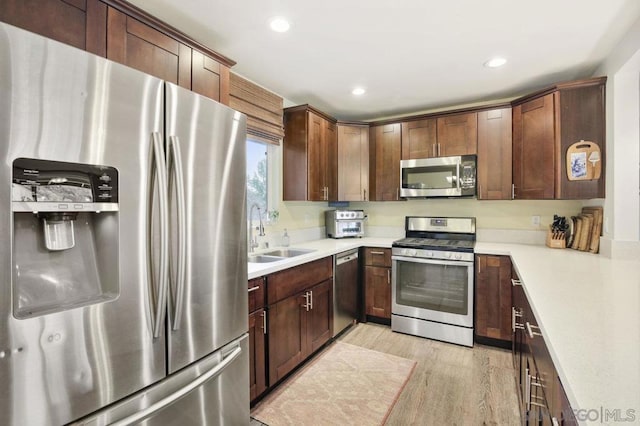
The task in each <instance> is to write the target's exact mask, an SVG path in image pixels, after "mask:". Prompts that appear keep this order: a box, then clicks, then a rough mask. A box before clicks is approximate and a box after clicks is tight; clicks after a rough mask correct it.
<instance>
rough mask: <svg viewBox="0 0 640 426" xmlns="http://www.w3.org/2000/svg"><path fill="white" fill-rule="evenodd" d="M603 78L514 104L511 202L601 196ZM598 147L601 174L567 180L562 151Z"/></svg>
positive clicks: (557, 88)
mask: <svg viewBox="0 0 640 426" xmlns="http://www.w3.org/2000/svg"><path fill="white" fill-rule="evenodd" d="M605 84H606V77H599V78H592V79H587V80H578V81H573V82H568V83H561V84H557V85H555V86H552V87H550V88H547V89H545V90H542V91H540V92H537V93H534V94H531V95H529V96H525V97H523V98H520V99H517V100H515V101H513V105H514V107H513V183H514V185H515V189H514V193H515V198H516V199H552V198H556V199H589V198H604V196H605V178H604V176H605V170H604V169H605V164H606V158H605V157H606V141H605ZM583 140H584V141H588V142H593V143H595V144H597V145H598V146H599V147H600V152H601V158H600V162H601V167H602V174H601V177H600V178H599V179H595V180H573V181H572V180H569V179H568V177H567V150H568V148H569V147H570V146H571V145H573V144H574V143H576V142H580V141H583Z"/></svg>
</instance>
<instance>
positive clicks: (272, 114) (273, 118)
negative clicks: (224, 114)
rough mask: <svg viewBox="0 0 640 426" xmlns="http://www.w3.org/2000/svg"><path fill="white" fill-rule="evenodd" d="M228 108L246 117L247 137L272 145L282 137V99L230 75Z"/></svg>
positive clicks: (278, 142) (237, 76) (277, 142)
mask: <svg viewBox="0 0 640 426" xmlns="http://www.w3.org/2000/svg"><path fill="white" fill-rule="evenodd" d="M229 92H230V97H229V106H230V107H231V108H233V109H235V110H237V111H240V112H242V113H244V114H246V115H247V135H248V136H250V137H251V138H252V139H257V140H259V141H262V142H267V143H271V144H274V145H279V144H280V139H282V137H283V136H284V129H283V127H282V98H281V97H280V96H278V95H276V94H274V93H271V92H269V91H268V90H266V89H263V88H262V87H260V86H258V85H256V84H254V83H252V82H250V81H248V80H246V79H244V78H242V77H240V76H239V75H237V74H234V73H233V72H232V73H230V88H229Z"/></svg>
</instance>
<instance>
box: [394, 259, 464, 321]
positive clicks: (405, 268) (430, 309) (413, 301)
mask: <svg viewBox="0 0 640 426" xmlns="http://www.w3.org/2000/svg"><path fill="white" fill-rule="evenodd" d="M392 261H393V263H392V269H391V271H392V287H391V298H392V301H391V312H392V313H393V314H395V315H403V316H406V317H411V318H419V319H423V320H428V321H436V322H441V323H445V324H452V325H458V326H462V327H473V262H465V261H447V260H436V259H420V258H411V257H403V256H393V257H392Z"/></svg>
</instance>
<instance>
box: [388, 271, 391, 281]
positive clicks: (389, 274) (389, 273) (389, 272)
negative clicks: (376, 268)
mask: <svg viewBox="0 0 640 426" xmlns="http://www.w3.org/2000/svg"><path fill="white" fill-rule="evenodd" d="M387 284H391V269H387Z"/></svg>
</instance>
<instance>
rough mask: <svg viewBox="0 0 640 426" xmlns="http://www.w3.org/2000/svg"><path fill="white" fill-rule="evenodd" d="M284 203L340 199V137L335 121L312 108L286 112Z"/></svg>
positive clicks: (304, 107) (298, 108) (300, 107)
mask: <svg viewBox="0 0 640 426" xmlns="http://www.w3.org/2000/svg"><path fill="white" fill-rule="evenodd" d="M284 127H285V136H284V140H283V154H282V155H283V186H284V188H283V200H284V201H335V200H337V198H338V167H337V164H338V163H337V162H338V135H337V131H336V124H335V120H334V119H332V118H330V117H328V116H326V115H324V114H322V113H321V112H320V111H318V110H316V109H314V108H312V107H310V106H309V105H301V106H297V107H292V108H287V109H285V111H284Z"/></svg>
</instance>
